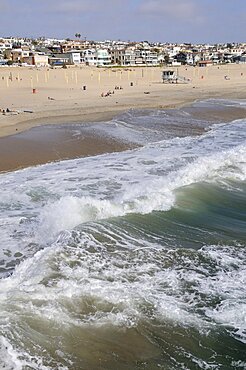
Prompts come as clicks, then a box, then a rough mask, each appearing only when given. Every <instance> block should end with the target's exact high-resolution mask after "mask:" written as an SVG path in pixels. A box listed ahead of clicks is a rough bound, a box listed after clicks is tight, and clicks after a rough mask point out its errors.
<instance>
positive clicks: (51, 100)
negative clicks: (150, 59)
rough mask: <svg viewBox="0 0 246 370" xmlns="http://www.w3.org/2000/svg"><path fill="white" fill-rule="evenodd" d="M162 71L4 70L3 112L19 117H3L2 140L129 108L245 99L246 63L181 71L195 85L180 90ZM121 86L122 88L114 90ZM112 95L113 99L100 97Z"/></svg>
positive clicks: (0, 72)
mask: <svg viewBox="0 0 246 370" xmlns="http://www.w3.org/2000/svg"><path fill="white" fill-rule="evenodd" d="M163 69H164V68H163V67H161V68H160V67H156V68H141V67H139V68H124V69H123V68H122V69H120V68H114V69H99V68H92V67H86V66H83V67H71V68H68V69H61V68H60V69H45V68H44V69H32V68H23V67H19V68H18V67H17V68H13V67H12V68H1V69H0V94H1V95H0V96H1V100H0V109H7V108H8V109H9V110H11V111H14V112H13V113H9V114H7V115H2V114H1V115H0V136H1V137H2V136H7V135H12V134H14V133H16V132H17V131H18V132H20V131H24V130H26V129H28V128H30V127H34V126H37V125H40V124H50V123H68V122H88V121H99V120H105V119H110V118H112V116H114V115H116V114H117V113H118V112H122V111H125V110H128V109H130V108H150V107H151V108H167V107H176V106H179V105H183V104H187V103H190V102H192V101H194V100H196V99H207V98H214V97H215V98H234V99H237V98H245V97H246V89H245V87H246V64H231V65H223V66H219V67H217V66H211V67H206V68H199V67H189V66H184V67H180V68H179V69H178V73H179V75H180V76H183V77H185V78H186V79H189V80H190V82H189V83H187V84H181V83H180V84H177V85H176V84H163V83H162V79H161V74H162V71H163ZM175 70H177V69H175ZM225 76H227V79H225ZM116 86H117V87H122V89H117V90H115V87H116ZM84 88H85V89H86V90H84ZM33 89H35V91H36V93H33ZM109 91H111V92H113V91H114V94H111V95H110V96H107V97H102V96H101V94H102V93H103V94H106V93H107V92H109ZM17 112H19V114H17ZM30 112H32V113H30Z"/></svg>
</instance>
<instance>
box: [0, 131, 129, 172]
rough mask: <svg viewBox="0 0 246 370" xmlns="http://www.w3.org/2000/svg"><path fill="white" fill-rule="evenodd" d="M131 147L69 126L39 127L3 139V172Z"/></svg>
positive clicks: (0, 146) (0, 140) (0, 153)
mask: <svg viewBox="0 0 246 370" xmlns="http://www.w3.org/2000/svg"><path fill="white" fill-rule="evenodd" d="M130 147H132V146H131V145H130V144H125V143H121V142H119V141H116V140H112V139H111V138H106V137H103V138H100V137H98V136H96V135H91V134H89V133H86V132H83V130H79V132H78V130H76V129H75V128H73V127H71V126H70V127H69V125H66V126H65V125H62V126H53V125H50V126H39V127H35V128H32V129H30V130H28V131H25V132H22V133H19V134H17V135H12V136H7V137H2V138H0V158H1V160H0V172H5V171H13V170H17V169H22V168H25V167H29V166H35V165H39V164H44V163H48V162H54V161H60V160H64V159H72V158H78V157H86V156H92V155H98V154H104V153H111V152H116V151H122V150H126V149H128V148H130Z"/></svg>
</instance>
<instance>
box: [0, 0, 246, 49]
mask: <svg viewBox="0 0 246 370" xmlns="http://www.w3.org/2000/svg"><path fill="white" fill-rule="evenodd" d="M77 32H78V33H80V34H81V36H82V38H84V37H86V38H87V39H95V40H104V39H115V40H117V39H121V40H135V41H140V40H150V41H162V42H165V41H170V42H211V43H212V42H213V43H218V42H233V41H235V42H237V41H238V42H246V0H39V1H38V0H0V36H10V35H13V36H29V37H38V36H47V37H58V38H67V37H70V38H73V37H74V34H75V33H77Z"/></svg>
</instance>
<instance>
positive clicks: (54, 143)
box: [0, 106, 246, 172]
mask: <svg viewBox="0 0 246 370" xmlns="http://www.w3.org/2000/svg"><path fill="white" fill-rule="evenodd" d="M183 109H184V110H185V111H186V112H188V113H189V114H191V116H192V117H193V118H196V119H201V120H205V121H208V126H209V125H210V124H209V122H210V123H211V124H212V123H213V122H214V123H220V122H229V121H233V120H235V119H242V118H246V109H244V108H239V107H230V106H228V107H223V109H222V108H221V107H220V106H218V107H215V106H212V107H202V106H201V107H192V106H188V107H185V108H183ZM97 118H98V119H99V118H101V120H103V119H105V118H108V115H107V114H106V115H105V114H102V116H98V117H97ZM68 119H69V118H68ZM71 121H72V118H71ZM68 122H69V121H68ZM208 126H207V127H208ZM88 127H89V128H90V127H92V126H91V124H87V125H86V124H85V123H84V124H72V123H68V124H63V125H52V124H51V125H41V126H37V127H33V128H31V129H29V130H27V131H24V132H21V133H18V134H15V135H11V136H6V137H0V158H1V160H0V172H5V171H13V170H17V169H22V168H25V167H29V166H35V165H39V164H44V163H48V162H53V161H60V160H64V159H73V158H81V157H86V156H92V155H99V154H104V153H110V152H117V151H123V150H127V149H130V148H133V147H136V146H137V145H136V144H133V143H130V142H123V141H121V140H117V139H112V138H111V137H109V136H106V135H104V136H99V134H97V132H96V131H95V130H91V131H90V130H88ZM86 128H87V129H86ZM165 129H166V130H167V131H168V130H169V131H170V132H173V134H175V136H179V137H182V136H186V135H189V136H191V135H192V136H193V135H201V134H202V133H203V132H204V130H205V129H206V126H204V127H199V126H196V125H194V124H190V125H187V126H186V128H185V129H186V131H185V132H184V128H183V127H180V126H179V125H171V126H170V127H169V125H168V124H167V125H165Z"/></svg>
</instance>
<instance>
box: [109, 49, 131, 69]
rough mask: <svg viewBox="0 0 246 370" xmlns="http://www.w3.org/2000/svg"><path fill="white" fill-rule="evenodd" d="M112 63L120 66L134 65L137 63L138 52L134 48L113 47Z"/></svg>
mask: <svg viewBox="0 0 246 370" xmlns="http://www.w3.org/2000/svg"><path fill="white" fill-rule="evenodd" d="M111 58H112V64H118V65H120V66H134V65H135V64H136V53H135V51H134V49H132V48H123V49H112V50H111Z"/></svg>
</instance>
